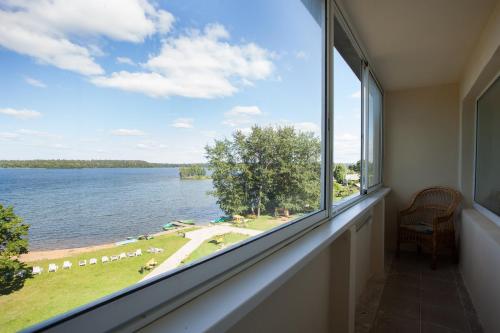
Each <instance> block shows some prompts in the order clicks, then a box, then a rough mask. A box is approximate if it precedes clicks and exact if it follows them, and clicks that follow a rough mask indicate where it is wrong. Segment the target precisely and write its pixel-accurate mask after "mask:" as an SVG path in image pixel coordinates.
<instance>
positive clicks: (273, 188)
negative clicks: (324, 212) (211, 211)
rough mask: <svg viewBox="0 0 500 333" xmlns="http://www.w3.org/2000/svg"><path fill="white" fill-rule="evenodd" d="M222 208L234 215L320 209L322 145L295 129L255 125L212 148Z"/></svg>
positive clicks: (209, 152) (211, 159)
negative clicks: (279, 209) (246, 131)
mask: <svg viewBox="0 0 500 333" xmlns="http://www.w3.org/2000/svg"><path fill="white" fill-rule="evenodd" d="M206 156H207V160H208V167H209V169H210V170H211V171H212V181H213V185H214V190H213V191H212V192H211V193H212V195H214V196H215V197H216V198H217V203H218V204H219V206H220V208H221V209H222V210H223V211H224V212H225V213H226V214H229V215H234V214H248V213H252V214H256V215H258V216H259V215H260V214H261V212H262V211H265V212H268V213H272V212H274V210H275V208H286V209H288V210H290V211H293V212H304V211H309V210H313V209H316V208H318V207H319V201H320V200H319V198H320V193H321V190H320V172H321V170H320V165H321V163H320V158H321V143H320V141H319V139H318V138H316V137H315V136H314V135H313V134H312V133H302V132H298V131H296V130H295V129H294V128H293V127H277V128H274V127H259V126H254V127H252V129H251V131H250V133H249V134H245V133H243V132H241V131H236V132H235V133H234V134H233V135H232V138H230V139H228V138H226V139H222V140H216V141H215V143H214V145H213V146H207V147H206Z"/></svg>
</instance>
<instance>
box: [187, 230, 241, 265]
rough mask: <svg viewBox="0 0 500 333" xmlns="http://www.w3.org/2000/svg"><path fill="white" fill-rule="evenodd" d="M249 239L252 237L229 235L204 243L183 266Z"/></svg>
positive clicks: (216, 237)
mask: <svg viewBox="0 0 500 333" xmlns="http://www.w3.org/2000/svg"><path fill="white" fill-rule="evenodd" d="M248 237H250V236H248V235H243V234H237V233H228V234H224V235H220V236H215V237H213V238H210V239H209V240H207V241H205V242H203V243H202V244H201V245H200V246H199V247H198V248H197V249H196V250H194V251H193V252H191V254H190V255H189V257H187V258H186V259H184V260H183V261H182V264H187V263H190V262H191V261H195V260H197V259H200V258H203V257H206V256H208V255H210V254H212V253H214V252H216V251H218V250H220V249H222V248H223V247H226V246H229V245H231V244H234V243H237V242H240V241H242V240H244V239H246V238H248ZM217 241H221V243H219V244H217Z"/></svg>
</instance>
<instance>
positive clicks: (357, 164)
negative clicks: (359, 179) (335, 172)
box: [349, 161, 361, 174]
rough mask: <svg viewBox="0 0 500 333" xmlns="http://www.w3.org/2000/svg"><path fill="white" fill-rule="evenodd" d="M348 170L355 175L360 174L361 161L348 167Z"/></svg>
mask: <svg viewBox="0 0 500 333" xmlns="http://www.w3.org/2000/svg"><path fill="white" fill-rule="evenodd" d="M349 170H352V171H354V172H355V173H358V174H359V173H361V161H357V162H356V163H354V164H350V165H349Z"/></svg>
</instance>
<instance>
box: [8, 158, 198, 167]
mask: <svg viewBox="0 0 500 333" xmlns="http://www.w3.org/2000/svg"><path fill="white" fill-rule="evenodd" d="M191 165H193V164H182V163H177V164H176V163H150V162H146V161H139V160H0V168H43V169H84V168H85V169H87V168H177V167H185V166H191ZM198 165H199V164H198Z"/></svg>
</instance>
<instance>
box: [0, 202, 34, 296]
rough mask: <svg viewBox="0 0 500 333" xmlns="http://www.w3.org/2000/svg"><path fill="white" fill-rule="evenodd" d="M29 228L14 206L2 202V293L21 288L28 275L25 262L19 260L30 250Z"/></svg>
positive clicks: (0, 253)
mask: <svg viewBox="0 0 500 333" xmlns="http://www.w3.org/2000/svg"><path fill="white" fill-rule="evenodd" d="M28 229H29V225H27V224H24V223H23V220H22V219H21V218H20V217H19V216H17V215H16V214H14V209H13V208H12V207H4V206H2V205H1V204H0V295H4V294H8V293H10V292H12V291H13V290H18V289H20V288H21V287H22V286H23V284H24V279H25V278H26V277H27V276H28V272H27V271H26V270H25V264H23V263H22V262H20V261H19V260H18V257H19V255H21V254H23V253H27V252H28V239H27V236H28Z"/></svg>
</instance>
